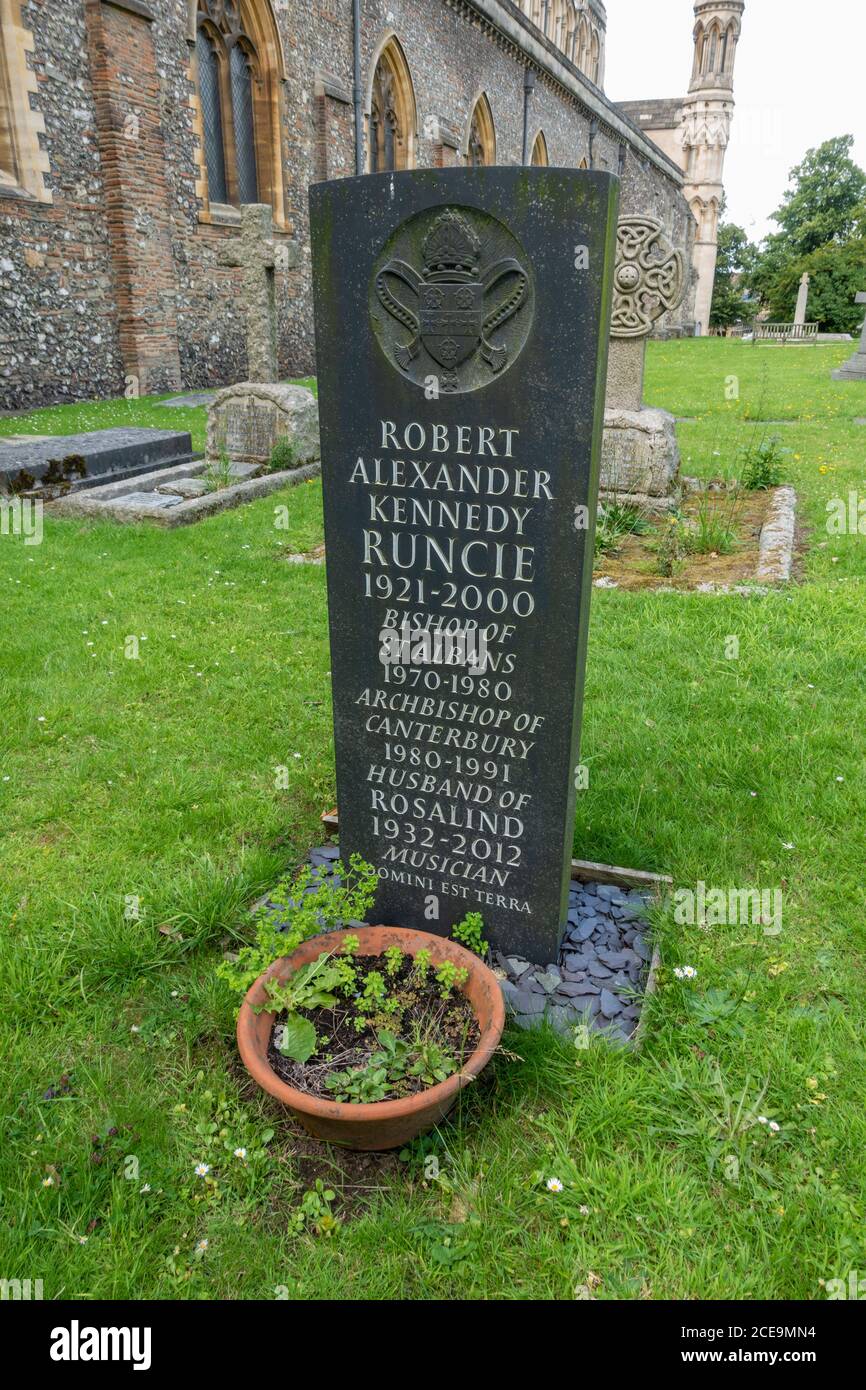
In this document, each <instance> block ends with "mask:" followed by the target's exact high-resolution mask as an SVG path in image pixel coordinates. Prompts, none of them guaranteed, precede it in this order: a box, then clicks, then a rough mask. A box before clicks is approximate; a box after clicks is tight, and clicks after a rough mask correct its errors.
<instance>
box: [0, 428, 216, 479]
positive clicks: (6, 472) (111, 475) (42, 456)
mask: <svg viewBox="0 0 866 1390" xmlns="http://www.w3.org/2000/svg"><path fill="white" fill-rule="evenodd" d="M192 457H193V452H192V440H191V438H190V436H189V434H187V433H185V432H183V431H178V430H152V429H144V428H141V429H138V428H136V429H111V430H93V431H91V432H89V433H87V434H64V435H55V436H54V438H52V439H40V440H38V441H35V442H34V443H32V444H28V443H26V442H25V441H23V440H20V439H19V440H16V441H15V443H14V444H10V445H8V446H7V447H5V448H3V450H2V451H0V492H29V491H31V490H36V491H39V490H40V488H44V489H46V490H47V489H57V490H59V491H77V490H78V489H79V488H82V487H94V486H95V485H96V484H97V483H110V482H114V481H115V480H119V479H122V478H134V477H136V476H137V475H138V474H140V473H149V472H150V471H151V470H155V469H157V468H169V467H171V466H172V465H173V464H177V463H186V462H188V461H189V460H190V459H191V458H192Z"/></svg>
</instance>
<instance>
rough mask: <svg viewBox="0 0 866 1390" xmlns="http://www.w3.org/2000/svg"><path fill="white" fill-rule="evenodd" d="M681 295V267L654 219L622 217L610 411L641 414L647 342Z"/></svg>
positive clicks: (609, 373) (616, 271) (610, 358)
mask: <svg viewBox="0 0 866 1390" xmlns="http://www.w3.org/2000/svg"><path fill="white" fill-rule="evenodd" d="M684 289H685V262H684V260H683V256H682V252H681V251H675V250H674V248H673V246H672V245H671V243H670V241H669V240H668V238H667V237H666V236H665V233H664V227H663V225H662V223H661V222H659V221H658V220H657V219H656V218H655V217H645V216H637V217H621V218H620V220H619V223H618V224H617V232H616V265H615V268H614V275H613V309H612V312H611V321H610V352H609V355H608V364H607V400H606V406H607V408H608V409H609V410H640V408H641V402H642V399H643V377H644V359H645V356H646V340H647V338H648V337H649V335H650V333H651V332H652V331H653V328H654V326H655V324H656V322H657V320H658V319H660V318H661V316H662V314H664V313H667V311H668V310H669V309H675V308H676V306H677V305H678V304H679V302H680V300H681V299H682V297H683V291H684Z"/></svg>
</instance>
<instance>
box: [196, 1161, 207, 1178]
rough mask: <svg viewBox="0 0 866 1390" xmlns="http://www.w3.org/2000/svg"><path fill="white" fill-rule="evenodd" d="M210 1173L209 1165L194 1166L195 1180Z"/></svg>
mask: <svg viewBox="0 0 866 1390" xmlns="http://www.w3.org/2000/svg"><path fill="white" fill-rule="evenodd" d="M209 1172H210V1164H209V1163H197V1164H196V1165H195V1175H196V1177H197V1178H206V1177H207V1175H208V1173H209Z"/></svg>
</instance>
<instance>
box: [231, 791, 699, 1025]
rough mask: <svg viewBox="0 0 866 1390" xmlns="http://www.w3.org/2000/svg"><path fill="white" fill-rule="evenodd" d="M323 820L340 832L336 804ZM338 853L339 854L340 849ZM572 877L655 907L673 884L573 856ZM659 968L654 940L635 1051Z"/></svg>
mask: <svg viewBox="0 0 866 1390" xmlns="http://www.w3.org/2000/svg"><path fill="white" fill-rule="evenodd" d="M320 820H321V822H322V825H323V826H324V827H325V828H326V829H327V830H328V831H330V833H331V834H332V835H335V834H337V833H338V831H339V829H340V817H339V812H338V810H337V808H336V807H334V809H333V810H332V811H324V812H323V813H322V815H321V817H320ZM337 852H338V853H339V851H337ZM571 878H572V882H574V883H586V884H593V883H596V884H597V883H603V884H611V885H613V886H614V887H617V888H624V889H630V890H637V891H639V892H642V893H643V894H644V896H645V898H646V899H647V900H648V906H652V905H653V903H659V902H661V901H662V899H663V898H664V897H665V896H666V894H667V893H668V892H669V891H670V890H671V889H672V888H673V886H674V881H673V879H672V878H671V876H670V874H656V873H651V872H650V871H649V870H647V869H629V868H625V867H623V866H622V865H620V864H598V863H595V862H594V861H593V860H591V859H572V861H571ZM649 900H652V901H649ZM267 901H268V895H267V894H265V896H264V897H263V898H261V899H259V901H258V902H257V903H255V904H254V908H256V907H260V906H263V905H264V904H265V903H267ZM660 967H661V951H660V949H659V944H658V942H657V941H654V942H653V946H652V955H651V957H650V962H649V969H648V971H647V975H646V980H645V982H644V987H643V993H642V996H641V1010H640V1016H639V1018H638V1020H637V1026H636V1027H635V1030H634V1032H633V1033H632V1035H631V1037H630V1038H629V1039H628V1040H627V1042H626V1044H625V1045H626V1046H628V1047H630V1048H632V1049H633V1050H634V1051H635V1052H639V1051H640V1049H641V1047H642V1046H643V1041H644V1037H645V1034H646V1007H645V1006H646V1001H647V1000H648V999H649V998H651V996H652V995H653V994H655V992H656V989H657V988H658V972H659V969H660Z"/></svg>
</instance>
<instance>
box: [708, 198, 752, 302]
mask: <svg viewBox="0 0 866 1390" xmlns="http://www.w3.org/2000/svg"><path fill="white" fill-rule="evenodd" d="M757 255H758V251H757V248H756V247H755V246H753V245H752V243H751V242H750V241H749V238H748V236H747V235H746V233H745V232H744V231H743V228H742V227H737V226H736V225H735V224H734V223H733V222H722V223H720V224H719V240H718V248H717V252H716V275H715V280H714V282H713V304H712V308H711V310H710V326H711V327H712V328H727V327H728V326H729V325H730V324H732V323H740V322H742V320H743V319H751V318H753V317H754V312H755V310H754V306H752V307H750V305H749V303H748V300H747V299H746V298H745V295H746V293H747V291H748V287H749V282H750V276H751V273H752V271H753V269H754V266H755V262H756V259H757Z"/></svg>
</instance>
